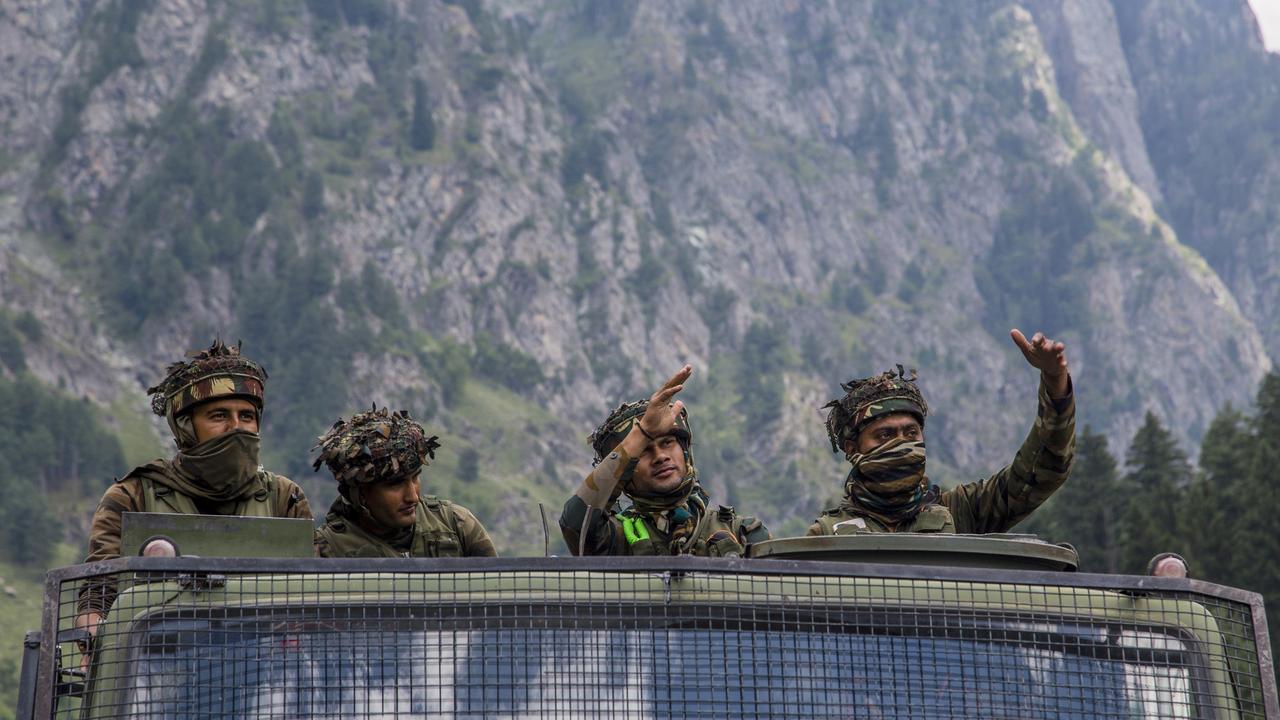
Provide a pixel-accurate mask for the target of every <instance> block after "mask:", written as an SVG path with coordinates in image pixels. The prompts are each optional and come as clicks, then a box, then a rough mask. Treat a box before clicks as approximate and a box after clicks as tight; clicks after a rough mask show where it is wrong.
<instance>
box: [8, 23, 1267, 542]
mask: <svg viewBox="0 0 1280 720" xmlns="http://www.w3.org/2000/svg"><path fill="white" fill-rule="evenodd" d="M0 48H3V50H2V54H3V58H2V63H3V72H0V123H2V125H0V127H2V128H3V132H0V306H2V307H3V308H4V312H5V317H9V318H18V317H23V316H26V315H28V314H29V315H31V316H34V318H36V320H38V321H39V326H40V327H41V328H42V332H40V333H38V334H36V337H34V338H33V337H32V336H30V335H13V337H14V338H16V340H17V341H18V342H19V343H20V344H21V348H22V351H23V353H25V358H26V363H25V365H26V367H27V368H28V369H29V373H30V376H32V377H34V378H36V379H37V380H38V381H39V382H41V383H44V384H46V385H48V386H50V387H54V388H59V389H60V391H61V392H63V393H66V394H70V395H72V396H76V397H84V398H88V399H89V400H90V401H91V402H92V404H93V406H94V407H96V408H98V409H99V412H101V413H102V416H103V418H104V419H105V421H106V422H107V424H108V425H109V426H110V427H113V428H116V429H117V430H119V434H120V436H121V437H122V438H123V439H124V441H125V449H126V455H128V456H130V458H131V459H138V457H139V456H141V455H144V454H145V453H147V452H153V451H158V450H159V449H160V448H161V447H162V441H161V438H162V437H163V434H162V432H161V431H162V429H163V428H162V424H161V423H159V422H158V421H152V422H150V423H149V424H148V423H142V422H141V421H140V420H139V418H140V417H145V413H146V401H145V398H144V396H143V393H142V388H143V387H145V386H146V385H147V384H149V383H150V382H151V381H153V380H154V379H156V378H157V377H158V376H159V374H160V371H161V368H162V367H163V365H164V364H165V363H167V362H169V361H171V360H173V359H174V358H176V357H177V356H178V355H179V354H180V353H181V352H182V351H184V350H186V349H188V348H192V347H196V346H197V345H199V344H201V343H207V342H208V341H209V339H210V338H211V337H212V336H213V335H214V334H215V333H221V334H222V335H223V337H227V338H243V340H244V342H245V351H246V352H247V353H248V354H250V355H252V356H254V357H259V358H261V359H262V360H263V362H264V364H266V365H267V367H268V369H269V370H270V371H271V383H270V384H269V386H268V393H269V398H270V399H269V403H270V406H269V408H268V411H267V417H266V427H265V428H264V439H265V441H266V443H267V444H268V447H269V449H270V450H269V458H270V459H271V460H272V462H273V464H274V465H275V466H276V467H281V468H286V469H288V470H289V471H290V472H291V473H293V474H295V475H298V476H300V479H302V480H303V482H304V484H305V485H306V487H307V488H308V490H309V491H310V492H311V493H312V494H313V495H314V496H316V497H317V504H320V505H323V504H325V503H326V502H327V499H328V498H329V497H332V491H331V489H329V488H328V487H326V486H325V485H324V483H323V482H322V481H321V480H320V479H319V478H318V476H312V475H311V473H310V471H309V462H308V460H307V453H308V449H309V447H310V444H311V442H313V439H314V437H315V436H316V435H317V434H319V433H320V432H321V431H322V430H323V429H324V428H325V427H326V426H327V425H328V423H330V422H332V420H333V418H334V417H336V416H337V415H338V414H339V413H342V412H349V411H351V410H353V409H355V408H357V407H360V406H364V405H367V404H368V403H369V402H371V401H376V402H379V403H389V404H391V405H392V406H396V407H406V408H408V409H410V410H411V411H413V412H414V413H415V415H417V416H419V417H423V418H425V419H426V420H427V421H428V425H429V426H431V427H432V428H433V431H435V432H440V434H441V435H442V436H443V439H444V441H445V447H444V451H443V452H442V459H441V463H440V466H439V468H438V469H437V471H436V477H435V478H434V487H435V488H436V489H437V490H438V491H440V492H441V493H442V494H445V495H450V496H454V497H457V498H459V499H460V500H461V501H462V502H464V504H469V505H472V506H476V507H475V509H477V511H478V513H479V514H480V515H481V517H482V518H484V519H485V521H486V524H488V525H489V526H490V527H491V528H492V529H493V530H494V532H495V535H496V536H497V537H498V539H499V541H500V548H502V549H505V550H507V551H509V552H514V551H534V550H536V551H540V550H541V534H542V531H541V528H540V526H539V524H538V521H537V506H536V504H537V503H538V502H542V503H544V504H545V505H547V506H548V513H549V514H550V515H551V516H552V517H554V515H555V513H556V512H557V511H558V507H559V504H560V502H562V501H563V498H564V497H565V496H566V495H567V493H568V492H569V491H570V490H571V488H572V487H573V486H574V485H575V484H576V483H577V482H578V481H579V480H580V478H581V477H582V476H583V475H584V474H585V473H586V471H587V470H588V468H589V466H590V456H589V450H588V449H587V448H586V446H585V444H584V443H583V442H582V438H584V437H585V436H586V434H587V433H588V432H589V431H590V430H591V428H592V427H594V425H595V424H597V423H598V422H600V420H602V419H603V415H604V414H605V413H606V412H607V411H608V410H609V408H611V407H612V406H614V405H616V404H617V403H618V402H619V401H620V400H622V399H624V398H634V397H639V396H642V395H645V394H647V393H648V392H649V391H650V389H651V388H652V387H653V386H655V385H656V384H657V383H660V382H661V380H662V379H663V378H664V377H665V376H666V375H667V374H669V373H670V372H671V371H674V370H675V369H676V368H678V367H679V366H680V365H681V364H682V363H684V362H686V361H687V362H691V363H692V364H693V365H694V367H695V378H694V380H693V381H692V382H691V385H690V388H689V389H688V391H687V393H686V395H687V398H686V400H687V402H688V403H689V405H690V408H691V412H692V414H693V424H694V429H695V433H696V440H695V452H696V453H697V459H698V464H699V468H700V470H701V472H702V475H703V477H704V479H705V481H706V484H708V485H709V486H710V488H711V490H712V493H713V496H715V497H716V499H718V500H720V501H721V502H726V503H727V504H735V505H738V506H739V507H741V508H743V509H746V510H747V511H749V512H752V513H757V514H759V515H761V516H763V517H764V518H765V519H766V520H767V521H768V522H770V524H771V525H772V526H773V527H774V528H775V530H781V531H782V532H784V533H786V532H796V531H799V530H801V529H802V528H803V526H804V525H805V524H807V522H808V521H809V520H810V519H811V518H812V517H813V515H814V514H815V513H816V512H817V511H818V510H819V509H820V507H822V506H823V505H824V503H827V502H829V501H830V500H831V499H832V498H833V497H834V496H836V495H837V494H838V488H839V486H840V479H841V477H842V474H843V470H842V469H841V465H842V462H843V461H842V460H841V459H840V458H838V457H837V456H834V455H832V454H831V452H830V448H829V447H828V446H827V441H826V438H825V436H824V433H823V430H822V424H821V415H820V413H819V410H818V408H820V406H821V405H822V404H823V403H824V402H825V401H826V400H827V399H828V398H829V397H831V396H833V395H834V394H835V393H836V391H837V388H838V383H839V381H843V380H848V379H850V378H852V377H858V376H864V375H868V374H871V373H874V372H879V371H882V370H884V369H887V368H889V367H891V366H892V365H894V364H895V363H902V364H904V365H907V366H909V367H917V368H919V370H920V374H921V378H922V385H923V387H924V389H925V391H926V392H927V394H928V398H929V401H930V405H931V407H932V409H933V411H934V415H933V416H931V417H930V419H929V423H928V436H929V447H930V452H931V461H930V467H931V473H932V475H934V476H935V477H936V478H938V479H940V480H943V481H945V482H955V481H959V480H968V479H973V478H976V477H978V476H980V475H985V474H987V473H989V472H990V471H992V470H994V469H995V468H997V467H999V466H1000V465H1003V464H1004V463H1006V462H1008V460H1009V457H1010V455H1011V453H1012V451H1013V450H1014V449H1015V448H1016V447H1017V444H1018V443H1019V442H1020V440H1021V437H1022V435H1023V433H1025V429H1026V427H1027V426H1028V425H1029V423H1030V421H1031V417H1032V413H1033V412H1034V403H1035V400H1034V392H1035V383H1036V374H1035V371H1034V370H1032V369H1030V368H1028V367H1027V366H1026V365H1025V364H1024V362H1023V360H1022V358H1021V356H1020V355H1019V353H1018V352H1017V350H1016V349H1015V348H1014V347H1013V345H1012V344H1011V343H1010V341H1009V340H1008V337H1007V333H1008V330H1009V328H1011V327H1019V328H1022V329H1023V330H1026V331H1028V333H1029V332H1030V331H1034V330H1044V331H1045V332H1047V333H1049V334H1050V335H1052V336H1054V337H1057V338H1060V339H1063V340H1064V341H1065V342H1066V343H1067V344H1068V347H1069V355H1070V358H1071V363H1072V368H1073V376H1074V379H1075V387H1076V391H1077V395H1078V403H1079V409H1080V413H1081V416H1082V419H1083V420H1084V421H1085V422H1088V423H1090V424H1092V425H1093V426H1094V427H1096V428H1103V429H1105V430H1106V431H1107V432H1108V433H1110V434H1111V435H1112V437H1113V438H1114V439H1115V445H1117V446H1123V445H1124V444H1125V443H1127V442H1128V439H1129V438H1130V437H1131V436H1132V434H1133V432H1134V431H1135V430H1136V428H1137V427H1138V425H1139V424H1140V423H1141V422H1142V419H1143V417H1144V414H1145V413H1146V411H1148V410H1152V411H1154V412H1156V413H1157V414H1158V415H1159V416H1160V417H1162V418H1163V419H1164V420H1165V422H1166V423H1167V424H1168V425H1169V426H1170V427H1171V428H1172V429H1173V430H1174V432H1175V434H1176V435H1177V436H1178V437H1179V438H1180V439H1181V440H1182V441H1183V442H1184V443H1191V442H1194V441H1196V440H1198V438H1199V437H1200V435H1201V434H1202V433H1203V431H1204V429H1205V427H1206V425H1207V424H1208V422H1209V421H1210V420H1211V419H1212V418H1213V416H1214V414H1215V413H1216V412H1217V410H1218V409H1219V408H1220V407H1221V406H1222V405H1223V404H1225V403H1228V402H1230V403H1234V404H1235V405H1236V406H1238V407H1243V406H1246V405H1247V404H1248V402H1249V398H1250V397H1251V395H1252V394H1253V392H1254V391H1255V389H1256V387H1257V384H1258V381H1259V379H1260V378H1261V377H1262V375H1263V374H1264V373H1265V372H1266V371H1267V370H1268V369H1269V368H1270V367H1271V365H1272V360H1273V358H1274V357H1275V356H1276V354H1277V352H1280V312H1278V311H1277V309H1276V308H1277V307H1280V302H1278V301H1280V297H1277V296H1278V295H1280V280H1278V274H1277V273H1280V252H1277V237H1278V234H1277V230H1276V229H1275V228H1276V223H1275V222H1273V221H1272V220H1273V217H1272V216H1273V214H1274V212H1275V210H1274V208H1275V207H1276V206H1277V205H1276V203H1275V202H1272V200H1273V195H1274V193H1275V192H1276V188H1277V185H1278V184H1277V182H1276V179H1277V173H1278V172H1280V171H1277V170H1276V168H1277V167H1280V164H1278V163H1275V162H1272V160H1274V159H1275V155H1276V149H1275V145H1276V143H1277V141H1278V140H1280V123H1278V122H1277V119H1278V116H1277V106H1276V98H1277V87H1278V83H1280V68H1278V67H1277V65H1276V60H1275V58H1273V57H1272V56H1270V55H1268V54H1267V53H1266V52H1265V51H1264V50H1263V48H1262V46H1261V41H1260V38H1259V34H1258V30H1257V27H1256V24H1255V23H1254V21H1253V18H1252V14H1251V12H1250V10H1249V8H1248V6H1247V4H1246V3H1245V0H1238V2H1210V1H1209V0H1202V1H1201V2H1194V1H1193V0H1161V1H1160V2H1158V3H1157V2H1152V1H1151V0H1134V1H1131V0H1123V1H1121V0H1111V1H1108V0H1020V1H1018V2H1012V1H1009V0H976V1H975V2H970V3H954V2H949V1H945V0H920V1H919V2H913V3H901V2H896V1H893V0H875V1H872V0H864V1H853V0H850V1H848V2H836V1H834V0H830V1H825V2H795V1H790V2H738V3H713V2H706V1H703V0H679V1H676V0H672V1H670V2H646V3H597V2H587V1H570V2H565V1H552V0H521V1H519V2H484V1H482V0H458V1H457V2H441V1H439V0H422V1H413V2H410V1H409V0H274V1H273V0H234V1H231V2H222V3H205V2H198V1H197V0H134V1H124V0H112V1H110V2H103V3H97V4H87V5H86V4H84V3H77V2H70V1H63V0H45V1H41V2H29V1H18V2H12V3H6V4H5V5H4V6H3V7H0ZM4 372H5V375H6V377H16V371H15V370H14V368H12V367H9V368H6V369H5V370H4ZM124 469H125V468H103V469H102V472H101V475H102V478H103V481H102V482H103V483H104V484H105V483H106V482H107V480H108V479H109V478H110V477H111V476H112V475H117V474H120V473H121V472H123V470H124ZM86 502H87V504H91V503H92V501H91V500H90V501H86ZM86 509H87V505H86Z"/></svg>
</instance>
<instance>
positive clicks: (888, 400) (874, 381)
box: [822, 365, 929, 452]
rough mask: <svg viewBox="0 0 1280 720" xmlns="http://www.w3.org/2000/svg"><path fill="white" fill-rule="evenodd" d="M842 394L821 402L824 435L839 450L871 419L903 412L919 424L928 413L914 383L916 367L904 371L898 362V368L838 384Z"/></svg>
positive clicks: (925, 404)
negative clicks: (825, 427) (827, 401)
mask: <svg viewBox="0 0 1280 720" xmlns="http://www.w3.org/2000/svg"><path fill="white" fill-rule="evenodd" d="M840 387H841V389H843V390H844V392H845V394H844V397H841V398H837V399H835V400H832V401H831V402H829V403H827V404H826V405H823V406H822V407H823V409H827V408H830V410H831V411H830V412H829V413H827V438H828V439H829V440H830V441H831V450H832V452H840V451H841V450H842V449H843V448H844V445H845V442H846V441H849V440H854V439H856V438H857V437H858V432H859V431H860V430H862V428H863V426H865V425H866V424H867V423H869V422H871V421H872V420H874V419H876V418H878V417H882V416H884V415H890V414H892V413H899V412H905V413H910V414H912V415H915V416H916V419H917V420H919V421H920V425H921V426H922V427H923V426H924V419H925V417H926V416H927V415H928V414H929V405H928V404H927V403H925V401H924V396H923V395H921V394H920V388H919V387H917V386H916V371H915V370H914V369H912V370H911V371H909V372H908V371H905V370H903V369H902V366H901V365H898V366H897V371H896V372H895V371H894V370H887V371H885V372H883V373H880V374H879V375H874V376H872V377H868V378H860V379H857V380H850V381H849V382H846V383H841V384H840Z"/></svg>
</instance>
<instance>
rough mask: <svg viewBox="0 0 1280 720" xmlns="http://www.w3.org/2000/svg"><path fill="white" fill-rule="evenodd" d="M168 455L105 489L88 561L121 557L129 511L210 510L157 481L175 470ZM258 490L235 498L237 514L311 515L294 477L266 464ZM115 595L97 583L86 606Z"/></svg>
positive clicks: (98, 606) (85, 597)
mask: <svg viewBox="0 0 1280 720" xmlns="http://www.w3.org/2000/svg"><path fill="white" fill-rule="evenodd" d="M173 472H174V471H173V469H172V466H171V464H170V462H169V461H168V460H153V461H152V462H150V463H147V464H146V465H142V466H139V467H137V468H134V469H133V470H132V471H131V472H130V473H129V474H128V475H125V476H124V477H123V478H120V479H119V480H116V481H115V483H113V484H112V485H111V487H109V488H107V491H106V492H105V493H103V495H102V500H100V501H99V502H98V509H97V510H95V511H94V513H93V522H92V524H91V526H90V530H89V554H88V555H87V556H86V557H85V560H84V561H85V562H87V563H89V562H97V561H99V560H110V559H112V558H117V557H120V533H121V530H122V523H123V515H124V513H127V512H162V513H177V514H183V515H199V514H208V513H204V512H203V511H202V510H201V502H200V500H199V499H198V498H193V497H190V496H188V495H186V494H185V493H182V492H180V491H178V490H174V489H173V488H170V487H168V486H166V485H163V484H161V483H158V482H155V481H154V480H153V479H152V477H153V476H154V475H157V474H169V473H173ZM258 485H259V487H258V490H257V492H255V493H254V494H253V495H251V496H249V497H247V498H245V499H243V500H241V501H239V502H238V503H236V506H235V512H233V513H230V514H234V515H255V516H259V517H285V518H306V519H308V520H310V519H311V505H310V504H309V503H308V502H307V498H306V496H305V495H303V493H302V488H300V487H298V486H297V485H296V484H295V483H294V482H293V481H292V480H290V479H289V478H287V477H285V476H283V475H276V474H275V473H272V472H268V471H266V470H259V471H258ZM114 599H115V590H114V586H109V585H102V586H97V590H96V591H91V592H86V593H84V594H82V596H81V602H80V605H81V610H91V611H97V612H102V611H105V610H106V608H108V607H110V606H111V603H112V602H113V601H114Z"/></svg>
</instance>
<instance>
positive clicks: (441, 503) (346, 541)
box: [315, 495, 498, 558]
mask: <svg viewBox="0 0 1280 720" xmlns="http://www.w3.org/2000/svg"><path fill="white" fill-rule="evenodd" d="M353 512H354V509H353V508H352V507H351V505H350V504H349V503H347V501H346V500H343V499H342V498H341V497H340V498H338V499H337V500H335V501H334V503H333V506H332V507H331V508H330V510H329V514H328V515H326V516H325V523H324V525H322V526H320V528H319V529H317V530H316V536H315V546H316V555H319V556H320V557H330V558H337V557H362V558H374V557H493V556H495V555H497V554H498V553H497V551H495V550H494V547H493V541H492V540H490V539H489V533H488V532H486V531H485V529H484V526H483V525H481V524H480V521H479V520H477V519H476V516H475V515H474V514H472V512H471V511H470V510H468V509H466V508H464V507H462V506H461V505H455V504H454V503H451V502H449V501H447V500H441V499H440V498H437V497H435V496H431V495H427V496H424V497H422V498H421V499H419V501H418V514H417V519H416V520H415V521H414V525H413V540H412V542H411V544H410V548H409V550H407V551H401V550H398V549H396V548H395V547H392V545H391V544H389V543H388V542H387V541H385V540H383V539H382V538H379V537H377V536H375V535H373V534H372V533H370V532H368V531H367V530H365V529H364V528H362V527H360V526H359V525H358V524H356V522H355V521H354V520H352V519H351V513H353Z"/></svg>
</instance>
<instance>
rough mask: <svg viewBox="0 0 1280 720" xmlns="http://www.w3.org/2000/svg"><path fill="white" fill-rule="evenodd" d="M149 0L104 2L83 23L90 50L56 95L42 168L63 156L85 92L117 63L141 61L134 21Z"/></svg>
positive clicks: (85, 99)
mask: <svg viewBox="0 0 1280 720" xmlns="http://www.w3.org/2000/svg"><path fill="white" fill-rule="evenodd" d="M152 4H153V0H116V1H115V2H104V3H101V5H100V6H98V7H96V8H95V10H96V12H95V13H94V14H93V15H92V17H90V19H89V22H88V23H86V34H87V35H88V38H87V40H88V42H87V43H86V44H87V45H88V46H89V47H92V48H94V49H95V50H96V52H95V53H91V59H90V60H89V67H88V71H87V72H86V73H84V74H83V75H82V76H81V77H80V78H79V79H78V80H77V81H75V82H72V83H69V84H68V85H67V86H66V87H65V88H63V90H62V94H61V96H60V97H59V113H58V121H57V123H56V124H55V125H54V127H53V137H52V138H51V141H50V143H49V149H48V150H47V151H46V154H45V157H44V163H43V165H44V167H45V169H46V170H48V169H50V168H53V167H56V166H57V165H58V164H59V163H60V162H62V160H63V158H64V157H65V156H66V151H67V146H68V145H69V144H70V143H71V140H72V139H74V138H75V136H76V135H78V134H79V133H80V114H81V113H82V112H84V108H85V105H86V104H88V102H89V94H90V93H92V92H93V90H94V88H96V87H98V86H99V85H101V84H102V81H103V80H106V79H107V78H108V77H109V76H110V75H111V74H112V73H114V72H115V71H116V70H117V69H119V68H121V67H125V66H128V67H138V66H140V65H141V64H142V51H141V50H140V49H139V48H138V40H137V37H136V34H137V30H138V21H139V20H140V19H141V18H142V14H143V13H145V12H146V11H147V10H148V9H150V7H151V5H152Z"/></svg>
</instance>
